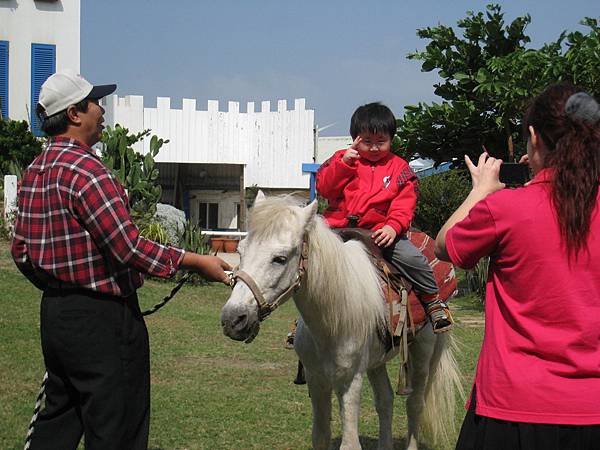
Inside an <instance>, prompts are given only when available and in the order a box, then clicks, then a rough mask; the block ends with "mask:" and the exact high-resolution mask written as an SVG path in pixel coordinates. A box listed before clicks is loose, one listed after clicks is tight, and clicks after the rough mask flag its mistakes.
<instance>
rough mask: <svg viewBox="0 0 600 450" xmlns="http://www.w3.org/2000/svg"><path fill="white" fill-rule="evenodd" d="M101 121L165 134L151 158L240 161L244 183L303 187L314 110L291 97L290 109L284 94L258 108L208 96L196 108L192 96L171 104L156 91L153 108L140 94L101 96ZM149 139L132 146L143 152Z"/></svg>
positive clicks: (311, 156) (311, 150) (305, 185)
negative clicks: (179, 105) (204, 106)
mask: <svg viewBox="0 0 600 450" xmlns="http://www.w3.org/2000/svg"><path fill="white" fill-rule="evenodd" d="M103 106H104V108H105V110H106V114H105V116H104V117H105V123H106V124H108V125H115V124H120V125H122V126H124V127H126V128H128V129H129V130H130V131H131V132H139V131H142V130H144V129H150V130H152V134H156V135H157V136H159V137H161V138H163V139H169V143H168V144H165V145H164V146H163V147H162V148H161V150H160V153H159V154H158V155H157V157H156V160H157V161H158V162H163V163H184V164H191V163H202V164H207V163H208V164H240V165H243V166H244V186H243V187H244V188H245V187H250V186H254V185H256V186H258V187H262V188H290V189H308V187H309V175H308V174H305V173H302V164H303V163H307V162H308V163H311V162H313V159H314V111H313V110H310V109H306V108H305V101H304V99H296V100H295V101H294V106H293V109H288V106H287V102H286V101H285V100H279V101H278V102H277V109H276V110H275V111H272V110H271V103H270V102H268V101H263V102H261V104H260V110H258V109H256V110H255V104H254V103H253V102H250V103H248V104H247V106H246V112H240V107H239V103H238V102H229V103H228V105H227V111H220V110H219V102H217V101H214V100H210V101H209V102H208V107H207V110H206V111H202V110H197V109H196V100H190V99H183V107H182V109H171V100H170V99H169V98H163V97H159V98H158V99H157V103H156V108H145V107H144V99H143V97H141V96H128V97H124V98H119V97H117V96H116V95H113V96H109V97H106V98H105V99H104V100H103ZM149 146H150V139H145V140H144V141H143V142H140V143H138V144H137V147H136V150H137V151H139V152H144V153H146V152H148V150H149Z"/></svg>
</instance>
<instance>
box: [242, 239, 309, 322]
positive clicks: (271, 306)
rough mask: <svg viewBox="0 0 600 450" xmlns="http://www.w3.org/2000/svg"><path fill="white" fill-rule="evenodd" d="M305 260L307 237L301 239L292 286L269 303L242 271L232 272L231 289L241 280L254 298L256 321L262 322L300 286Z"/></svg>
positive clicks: (304, 271) (304, 269) (306, 255)
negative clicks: (256, 311)
mask: <svg viewBox="0 0 600 450" xmlns="http://www.w3.org/2000/svg"><path fill="white" fill-rule="evenodd" d="M307 260H308V237H307V236H306V235H305V236H304V238H303V239H302V251H301V252H300V261H299V263H298V272H297V273H296V278H294V281H293V282H292V284H291V285H290V286H289V287H288V288H287V289H286V290H285V291H283V292H282V293H281V294H279V296H278V297H277V298H275V299H274V300H273V301H271V302H268V301H267V300H266V299H265V296H264V295H263V293H262V291H261V289H260V288H259V287H258V284H256V282H255V281H254V279H253V278H252V276H250V275H249V274H248V273H247V272H244V271H243V270H239V269H236V270H234V271H233V274H232V276H231V288H232V289H233V288H234V287H235V285H236V284H237V282H238V280H241V281H242V282H243V283H244V284H245V285H246V286H248V289H250V291H251V292H252V295H253V296H254V300H256V305H257V307H258V321H259V322H262V321H263V320H265V319H266V318H267V317H268V316H269V314H271V313H272V312H273V311H275V310H276V309H277V308H278V307H279V306H281V305H283V304H284V303H285V302H286V301H287V300H288V299H289V298H290V297H291V296H292V294H293V293H294V292H296V291H297V290H298V288H299V287H300V284H301V283H302V279H303V278H304V275H305V274H306V261H307Z"/></svg>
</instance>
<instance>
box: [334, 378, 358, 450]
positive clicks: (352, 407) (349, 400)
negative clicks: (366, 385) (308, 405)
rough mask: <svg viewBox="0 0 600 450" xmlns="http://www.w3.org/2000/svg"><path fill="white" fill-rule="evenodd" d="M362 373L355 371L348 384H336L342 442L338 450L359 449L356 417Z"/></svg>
mask: <svg viewBox="0 0 600 450" xmlns="http://www.w3.org/2000/svg"><path fill="white" fill-rule="evenodd" d="M361 388H362V374H360V373H357V374H355V375H354V378H353V379H352V381H351V382H350V383H349V384H344V385H343V386H336V394H337V397H338V402H339V404H340V416H341V419H342V444H341V445H340V450H357V449H360V448H361V446H360V441H359V440H358V418H359V415H360V390H361Z"/></svg>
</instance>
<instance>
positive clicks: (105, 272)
mask: <svg viewBox="0 0 600 450" xmlns="http://www.w3.org/2000/svg"><path fill="white" fill-rule="evenodd" d="M183 254H184V251H183V250H180V249H177V248H174V247H169V246H163V245H160V244H157V243H155V242H153V241H150V240H147V239H144V238H143V237H141V236H140V235H139V230H138V229H137V227H136V226H135V225H134V224H133V222H132V221H131V217H130V215H129V206H128V199H127V195H126V193H125V190H124V189H123V187H122V186H121V184H120V183H119V182H118V181H117V180H116V179H115V177H114V176H113V175H112V174H111V172H110V170H109V169H108V168H107V167H106V166H105V165H104V164H103V163H102V161H101V160H100V159H99V158H98V156H96V154H95V153H94V151H93V150H92V149H90V148H89V147H87V146H86V145H83V144H81V143H80V142H77V141H75V140H69V139H66V138H52V139H51V140H50V143H49V144H48V147H47V148H46V149H45V150H44V151H43V152H42V153H41V154H40V155H39V156H38V157H37V158H36V159H35V161H33V163H32V164H31V165H30V166H29V167H28V168H27V170H26V171H25V173H24V174H23V181H22V184H21V189H20V192H19V212H18V216H17V221H16V225H15V236H14V239H13V243H12V256H13V259H14V261H15V263H16V264H17V267H18V268H19V270H20V271H21V272H22V273H23V274H24V275H25V276H26V277H27V278H28V279H29V280H30V281H31V282H32V283H33V284H35V285H36V286H37V287H38V288H40V289H42V290H43V289H45V288H47V287H60V286H63V285H68V286H69V285H74V286H77V287H85V288H88V289H91V290H94V291H98V292H102V293H107V294H112V295H116V296H122V297H125V296H128V295H130V294H132V293H133V292H135V290H136V289H137V288H139V287H140V286H141V285H142V283H143V280H144V279H143V275H142V273H148V274H151V275H155V276H158V277H164V278H166V277H170V276H172V275H174V274H175V272H176V271H177V268H178V267H179V264H180V263H181V260H182V258H183Z"/></svg>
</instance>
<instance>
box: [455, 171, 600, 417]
mask: <svg viewBox="0 0 600 450" xmlns="http://www.w3.org/2000/svg"><path fill="white" fill-rule="evenodd" d="M550 176H551V172H549V171H548V170H544V171H542V172H540V173H539V174H538V175H537V176H536V177H535V179H534V180H533V181H532V182H531V184H530V185H529V186H527V187H524V188H519V189H504V190H502V191H499V192H496V193H494V194H491V195H489V196H488V197H486V198H485V199H484V200H482V201H481V202H479V203H478V204H477V205H475V206H474V207H473V209H471V211H470V212H469V215H468V216H467V217H466V218H465V219H464V220H463V221H462V222H460V223H457V224H456V225H455V226H454V227H452V228H451V229H450V230H449V231H448V234H447V236H446V248H447V250H448V254H449V255H450V258H451V259H452V262H453V263H454V264H456V265H457V266H459V267H463V268H471V267H473V266H474V265H475V264H476V263H477V261H478V260H479V259H480V258H481V257H483V256H486V255H487V256H490V257H491V260H490V268H489V276H488V281H487V289H486V304H485V317H486V320H485V336H484V340H483V345H482V348H481V354H480V357H479V362H478V364H477V372H476V375H475V386H476V390H477V405H476V413H477V414H479V415H481V416H486V417H491V418H495V419H502V420H508V421H513V422H529V423H550V424H573V425H593V424H600V211H599V207H598V204H599V203H598V201H597V202H596V208H595V210H594V212H593V215H592V223H591V233H590V236H589V239H588V247H587V248H588V252H587V253H586V252H581V253H580V254H579V257H578V259H577V260H574V259H572V260H571V264H569V261H568V259H567V257H566V250H565V247H564V244H562V243H561V238H560V234H559V229H558V224H557V221H556V218H555V213H554V209H553V208H552V204H551V200H550V197H549V188H550V184H549V183H548V178H549V177H550ZM599 199H600V195H599ZM467 407H468V405H467Z"/></svg>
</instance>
